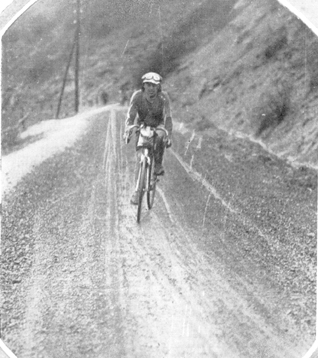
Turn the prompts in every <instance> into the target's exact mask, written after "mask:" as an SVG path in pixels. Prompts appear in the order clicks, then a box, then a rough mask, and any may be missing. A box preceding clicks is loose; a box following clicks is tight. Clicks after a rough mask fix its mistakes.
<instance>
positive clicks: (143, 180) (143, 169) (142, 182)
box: [137, 159, 146, 223]
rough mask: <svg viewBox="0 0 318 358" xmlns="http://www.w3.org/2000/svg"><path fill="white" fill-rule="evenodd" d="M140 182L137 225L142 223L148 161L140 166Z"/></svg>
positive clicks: (144, 161)
mask: <svg viewBox="0 0 318 358" xmlns="http://www.w3.org/2000/svg"><path fill="white" fill-rule="evenodd" d="M139 170H140V171H141V172H140V180H139V186H138V192H139V198H138V207H137V223H139V222H140V217H141V208H142V198H143V196H144V192H145V183H146V159H144V160H143V162H142V163H141V164H140V169H139Z"/></svg>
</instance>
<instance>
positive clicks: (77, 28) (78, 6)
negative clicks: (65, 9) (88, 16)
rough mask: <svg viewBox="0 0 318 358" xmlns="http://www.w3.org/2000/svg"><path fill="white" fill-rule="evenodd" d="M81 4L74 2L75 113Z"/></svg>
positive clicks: (77, 90)
mask: <svg viewBox="0 0 318 358" xmlns="http://www.w3.org/2000/svg"><path fill="white" fill-rule="evenodd" d="M80 17H81V3H80V0H77V2H76V36H75V42H76V44H75V113H78V108H79V51H80V33H81V23H80Z"/></svg>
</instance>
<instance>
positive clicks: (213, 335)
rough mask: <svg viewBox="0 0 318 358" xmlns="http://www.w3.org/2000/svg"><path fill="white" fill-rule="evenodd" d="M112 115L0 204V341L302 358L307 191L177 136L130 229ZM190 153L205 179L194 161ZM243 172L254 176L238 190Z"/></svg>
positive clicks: (72, 351) (112, 351)
mask: <svg viewBox="0 0 318 358" xmlns="http://www.w3.org/2000/svg"><path fill="white" fill-rule="evenodd" d="M123 120H124V112H123V110H122V109H121V108H120V107H118V108H116V107H112V108H111V109H110V111H109V112H107V113H106V114H102V115H101V114H98V115H96V116H95V119H94V120H92V122H91V125H90V129H89V133H88V134H87V135H86V136H85V138H83V139H82V140H81V141H79V142H78V143H77V144H76V145H75V146H74V147H72V148H71V149H68V150H66V151H65V152H64V153H63V154H60V155H56V156H55V157H53V158H51V159H49V160H47V161H46V162H44V163H43V164H42V165H41V166H39V167H38V168H37V169H36V170H35V171H34V172H33V173H31V174H29V175H28V176H27V177H26V178H25V179H24V180H23V181H22V182H21V183H20V184H19V185H18V186H17V188H16V190H15V191H14V192H12V193H10V194H9V195H7V196H6V197H5V198H4V201H3V206H4V210H3V223H2V274H1V288H2V300H3V305H2V324H1V327H2V329H1V333H2V339H3V340H4V341H5V342H6V344H7V345H8V346H9V347H10V348H11V349H12V351H13V352H14V353H15V354H16V355H17V356H18V357H19V358H20V357H21V358H22V357H45V358H46V357H57V358H60V357H63V358H64V357H110V358H113V357H114V358H116V357H138V358H142V357H145V358H146V357H147V358H149V357H154V358H159V357H173V358H177V357H178V358H179V357H218V358H221V357H224V358H229V357H231V358H232V357H233V358H234V357H244V358H247V357H253V358H255V357H268V358H269V357H279V358H282V357H288V358H291V357H301V356H302V355H304V354H305V353H306V351H307V350H308V349H309V348H310V345H311V344H312V341H313V339H314V326H315V318H314V316H313V315H314V313H315V311H314V309H315V287H314V286H315V285H314V278H315V250H316V246H315V220H316V219H315V213H316V207H315V205H316V204H315V197H316V188H308V187H305V188H304V187H300V186H299V182H300V179H299V176H298V177H296V176H295V173H293V176H292V179H293V181H292V180H291V179H288V180H287V183H289V184H290V185H294V186H293V187H292V188H291V187H290V186H289V187H288V185H287V184H286V180H282V178H281V175H282V174H281V171H285V170H286V169H285V168H281V167H279V166H278V165H276V164H277V163H276V164H275V165H273V164H272V162H271V160H272V159H271V160H270V159H268V160H264V158H263V157H261V155H260V154H258V155H257V156H256V155H255V156H254V157H253V156H249V155H246V158H245V159H244V158H243V159H244V160H246V163H247V164H246V165H247V166H245V167H242V165H243V164H242V163H243V159H241V160H240V161H239V160H238V158H237V156H238V155H242V153H244V150H245V149H244V148H245V147H244V148H243V149H244V150H243V149H242V148H241V147H240V146H241V144H240V145H238V144H237V143H236V142H235V141H234V142H235V145H236V148H238V147H240V148H241V149H240V150H241V152H240V151H238V150H237V151H233V148H232V149H231V148H230V144H227V146H226V147H224V144H223V147H222V148H220V147H219V146H218V145H217V144H218V140H217V138H215V141H214V143H215V145H216V147H215V148H213V147H211V146H209V143H207V145H206V146H205V145H204V144H203V145H202V138H194V137H191V138H190V139H189V141H188V143H187V146H186V147H185V148H184V149H182V148H183V147H182V146H183V144H182V143H181V141H179V140H178V138H177V137H176V142H175V146H174V149H173V150H170V151H169V152H167V154H166V161H165V166H166V171H167V175H166V176H165V177H164V178H163V179H162V180H161V181H160V182H159V190H158V196H157V198H156V203H155V207H154V208H153V209H152V210H151V211H147V210H146V208H145V210H144V211H143V213H142V219H141V224H140V225H138V224H136V220H135V215H136V207H134V206H131V205H130V204H129V199H130V195H131V193H132V190H133V168H134V148H133V145H129V146H126V145H125V144H124V143H123V141H122V140H121V136H122V131H123ZM218 135H219V134H218ZM203 141H204V139H203ZM234 142H231V143H232V144H231V145H234V144H233V143H234ZM203 143H205V142H203ZM223 143H224V142H223ZM239 143H241V142H239ZM201 146H202V148H203V147H204V148H206V150H208V153H209V155H211V158H209V160H208V161H206V162H205V165H204V164H202V163H204V160H203V157H202V158H201V159H200V162H199V159H198V163H201V164H200V165H202V166H204V167H205V168H207V169H209V168H208V166H207V165H206V163H207V162H208V163H210V164H209V165H212V164H211V163H214V164H213V165H215V168H214V170H213V171H212V172H211V171H210V169H209V173H213V180H211V178H209V176H208V175H207V174H206V173H203V172H202V171H201V170H200V168H199V167H195V165H194V163H196V160H194V158H196V157H194V155H195V154H197V155H198V156H199V154H198V153H199V152H200V155H202V156H204V150H203V149H202V150H201ZM220 151H222V153H223V154H222V156H220ZM245 154H246V153H245ZM254 154H255V153H254ZM187 158H188V159H189V160H187ZM213 158H214V159H213ZM217 158H218V159H217ZM226 158H227V159H226ZM255 158H256V159H255ZM260 158H261V159H260ZM262 158H263V159H262ZM254 159H255V160H254ZM268 162H271V170H268V167H267V165H268ZM221 163H223V164H221ZM239 164H240V165H239ZM198 165H199V164H198ZM222 165H223V167H222ZM248 165H252V166H253V167H255V166H258V167H259V168H262V169H259V170H258V171H255V172H254V171H253V172H251V173H249V180H248V182H246V181H244V180H241V175H243V174H242V173H245V174H246V170H250V167H248ZM224 166H227V167H226V168H225V167H224ZM217 168H218V169H217ZM238 168H241V169H240V170H241V171H239V169H238ZM263 173H267V174H263ZM297 173H298V172H297ZM257 175H262V185H261V186H260V185H259V180H258V179H259V177H258V176H257ZM266 175H267V176H266ZM231 178H232V181H231ZM233 178H235V181H233ZM301 178H303V176H302V177H301ZM266 180H267V183H269V181H270V180H271V182H270V184H268V185H269V187H270V188H271V191H270V192H271V195H272V200H271V199H270V198H269V197H266V195H265V194H266V193H268V192H265V189H264V186H265V187H266V185H267V184H266ZM233 183H235V185H234V184H233ZM295 183H296V184H295ZM295 188H299V190H298V189H297V190H296V189H295ZM309 189H310V190H309ZM284 190H286V192H285V191H284ZM287 190H288V193H289V194H290V193H291V190H292V191H293V195H292V199H293V200H291V201H290V202H288V200H287V195H288V193H287ZM261 191H262V195H261V193H260V192H261ZM273 191H275V193H276V197H275V198H274V194H273ZM285 195H286V196H285ZM300 199H301V200H302V201H300ZM257 200H258V201H257ZM256 201H257V202H258V204H259V205H256V204H255V203H256ZM260 201H261V204H260ZM295 202H297V203H300V205H301V207H300V208H299V209H297V208H295V206H294V204H295ZM273 203H276V204H277V203H279V205H283V207H284V208H285V209H284V211H282V210H281V211H280V215H281V216H280V217H278V211H279V209H278V207H279V206H277V205H278V204H277V205H276V204H273ZM257 210H262V212H261V217H260V216H259V215H258V214H259V213H257ZM270 210H272V211H273V212H274V213H275V218H273V217H272V216H270V214H269V213H270ZM275 210H277V212H276V211H275ZM266 213H267V214H268V215H269V219H271V222H272V223H273V227H274V226H275V228H273V227H268V224H267V222H266V221H264V220H265V219H264V218H265V216H266V215H267V214H266ZM299 213H301V214H299ZM265 214H266V215H265ZM294 216H296V217H298V221H296V222H295V223H294V221H292V220H293V219H294ZM278 219H279V220H278ZM288 220H289V226H288V227H287V228H286V225H285V223H287V222H288ZM274 229H275V230H274ZM287 238H288V240H287ZM297 238H299V240H298V239H297ZM291 241H293V244H291ZM304 242H305V243H306V245H305V246H301V245H304ZM298 255H300V257H298ZM291 263H293V265H294V266H291Z"/></svg>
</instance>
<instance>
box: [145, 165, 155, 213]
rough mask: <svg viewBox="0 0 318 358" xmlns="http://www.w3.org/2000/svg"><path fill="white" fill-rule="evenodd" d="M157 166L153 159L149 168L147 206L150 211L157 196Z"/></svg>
mask: <svg viewBox="0 0 318 358" xmlns="http://www.w3.org/2000/svg"><path fill="white" fill-rule="evenodd" d="M154 169H155V165H154V160H153V159H152V161H151V165H148V168H147V205H148V209H151V208H152V207H153V203H154V201H155V195H156V186H157V176H156V175H155V173H154Z"/></svg>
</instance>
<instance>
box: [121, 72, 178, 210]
mask: <svg viewBox="0 0 318 358" xmlns="http://www.w3.org/2000/svg"><path fill="white" fill-rule="evenodd" d="M161 82H162V77H161V76H160V75H158V74H157V73H155V72H148V73H146V74H145V75H143V76H142V88H141V89H140V90H138V91H136V92H135V93H134V94H133V95H132V97H131V100H130V105H129V109H128V113H127V118H126V135H128V131H129V126H131V125H133V124H134V122H135V120H136V118H137V124H139V125H140V124H145V125H148V126H151V127H155V128H157V135H156V150H155V153H154V159H155V174H156V175H163V174H164V169H163V166H162V160H163V154H164V149H165V145H166V143H169V145H171V133H172V118H171V110H170V100H169V97H168V95H167V93H166V92H163V91H162V90H161ZM137 115H138V116H137ZM160 127H164V128H165V129H166V130H167V132H168V138H165V137H166V133H165V131H164V130H158V129H160ZM137 141H138V138H137ZM136 143H137V142H136ZM136 150H137V163H136V177H137V175H138V157H139V150H138V148H137V147H136ZM130 202H131V203H132V204H134V205H136V204H138V192H134V193H133V196H132V198H131V200H130Z"/></svg>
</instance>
